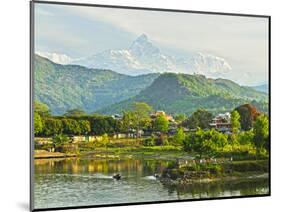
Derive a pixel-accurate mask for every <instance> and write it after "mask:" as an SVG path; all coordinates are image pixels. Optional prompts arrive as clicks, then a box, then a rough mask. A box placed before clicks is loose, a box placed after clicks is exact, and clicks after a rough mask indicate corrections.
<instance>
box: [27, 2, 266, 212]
mask: <svg viewBox="0 0 281 212" xmlns="http://www.w3.org/2000/svg"><path fill="white" fill-rule="evenodd" d="M208 39H209V40H208ZM270 39H271V17H270V16H266V15H252V14H235V13H223V12H205V11H189V10H176V9H162V8H143V7H127V6H115V5H97V4H85V3H68V2H49V1H31V2H30V96H31V98H30V210H31V211H44V210H61V209H76V208H94V207H108V206H125V205H140V204H155V203H169V202H186V201H201V200H214V199H216V200H217V199H232V198H246V197H247V198H248V197H261V196H270V195H271V181H270V179H271V167H270V164H271V163H270V160H271V156H270V152H271V151H270V141H271V135H270V132H271V130H270V129H271V126H270V123H271V121H270V119H271V112H270V108H271V94H270V92H271V89H270V79H271V76H270V72H271V49H270V48H271V40H270ZM189 41H190V42H189ZM191 41H192V42H191Z"/></svg>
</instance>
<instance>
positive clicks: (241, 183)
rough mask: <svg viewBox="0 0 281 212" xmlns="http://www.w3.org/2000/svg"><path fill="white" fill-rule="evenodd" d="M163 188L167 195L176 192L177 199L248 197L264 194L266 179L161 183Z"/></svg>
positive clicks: (266, 190) (266, 184) (266, 189)
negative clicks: (177, 183) (184, 183)
mask: <svg viewBox="0 0 281 212" xmlns="http://www.w3.org/2000/svg"><path fill="white" fill-rule="evenodd" d="M163 186H164V187H165V188H166V189H167V190H168V192H169V193H173V192H177V195H178V198H179V199H189V198H215V197H222V196H248V195H257V194H266V193H267V192H268V179H264V178H256V179H248V180H232V181H215V182H210V183H191V184H186V185H180V186H179V185H171V184H168V183H163Z"/></svg>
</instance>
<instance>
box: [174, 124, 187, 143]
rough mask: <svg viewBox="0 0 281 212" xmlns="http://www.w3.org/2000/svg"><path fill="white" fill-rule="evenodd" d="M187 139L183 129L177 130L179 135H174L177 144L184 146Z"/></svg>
mask: <svg viewBox="0 0 281 212" xmlns="http://www.w3.org/2000/svg"><path fill="white" fill-rule="evenodd" d="M184 139H185V133H184V131H183V128H182V127H180V128H178V129H177V133H176V134H175V135H174V141H175V143H176V144H180V145H181V144H182V143H183V141H184Z"/></svg>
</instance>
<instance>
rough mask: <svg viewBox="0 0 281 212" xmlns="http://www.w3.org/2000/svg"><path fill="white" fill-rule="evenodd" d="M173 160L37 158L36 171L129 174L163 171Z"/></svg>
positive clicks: (42, 172)
mask: <svg viewBox="0 0 281 212" xmlns="http://www.w3.org/2000/svg"><path fill="white" fill-rule="evenodd" d="M170 163H171V162H170V161H164V160H163V161H162V160H154V159H122V160H114V159H111V160H107V159H93V158H68V159H47V160H46V159H45V160H35V162H34V165H35V172H36V173H38V174H44V173H70V174H71V173H72V174H78V173H79V174H87V173H103V174H112V173H116V172H120V173H124V174H126V175H128V176H130V175H134V176H135V175H137V176H143V175H144V174H154V173H161V172H162V170H163V169H164V168H165V167H167V166H168V165H169V164H170Z"/></svg>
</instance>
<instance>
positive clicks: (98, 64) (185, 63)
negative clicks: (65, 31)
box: [41, 34, 231, 77]
mask: <svg viewBox="0 0 281 212" xmlns="http://www.w3.org/2000/svg"><path fill="white" fill-rule="evenodd" d="M41 55H42V53H41ZM42 56H44V54H43V55H42ZM45 56H47V57H48V58H49V59H51V60H53V61H54V62H58V63H61V64H66V63H71V64H78V65H83V66H87V67H90V68H99V69H111V70H113V71H116V72H119V73H122V74H127V75H139V74H147V73H154V72H160V73H162V72H177V73H189V74H192V73H199V74H204V75H206V76H208V77H221V75H223V74H225V73H227V72H228V71H230V70H231V66H230V64H229V63H228V62H227V61H226V60H225V59H224V58H221V57H218V56H215V55H211V54H206V53H202V52H195V53H193V54H189V55H188V56H182V57H177V56H171V55H168V54H164V53H163V52H161V50H160V49H159V48H158V47H156V46H155V45H154V44H153V43H152V42H151V41H150V40H149V38H148V36H147V35H145V34H142V35H140V36H139V37H137V38H136V39H135V40H134V41H133V42H132V44H131V45H130V46H129V48H127V49H117V50H116V49H108V50H105V51H103V52H101V53H98V54H94V55H92V56H89V57H85V58H82V59H76V60H73V59H71V58H70V57H67V56H66V55H65V56H66V57H65V56H62V57H58V56H52V55H49V54H45ZM57 58H60V59H59V60H58V59H57Z"/></svg>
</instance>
